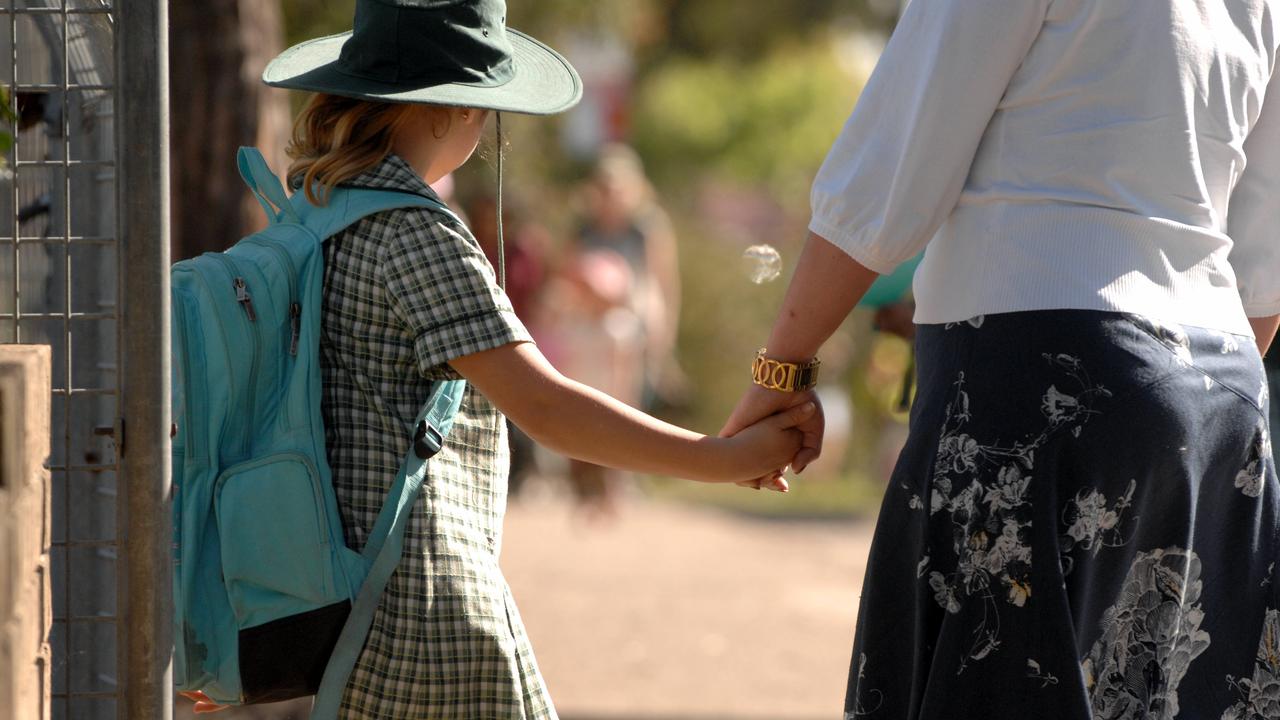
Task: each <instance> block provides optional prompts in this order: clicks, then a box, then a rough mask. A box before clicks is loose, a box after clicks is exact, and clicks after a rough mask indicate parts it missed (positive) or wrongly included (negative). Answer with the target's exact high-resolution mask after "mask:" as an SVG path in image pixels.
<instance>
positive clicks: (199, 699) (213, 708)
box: [178, 692, 230, 714]
mask: <svg viewBox="0 0 1280 720" xmlns="http://www.w3.org/2000/svg"><path fill="white" fill-rule="evenodd" d="M178 694H179V695H181V696H182V697H184V698H186V699H188V700H191V701H192V702H194V703H195V704H196V707H195V711H196V713H197V714H199V713H211V712H218V711H219V710H226V709H227V708H228V707H230V706H229V705H219V704H218V703H216V702H214V701H212V700H210V699H209V696H208V695H205V694H204V693H202V692H180V693H178Z"/></svg>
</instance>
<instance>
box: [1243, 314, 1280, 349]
mask: <svg viewBox="0 0 1280 720" xmlns="http://www.w3.org/2000/svg"><path fill="white" fill-rule="evenodd" d="M1249 324H1250V325H1252V326H1253V336H1254V338H1255V339H1256V340H1257V342H1258V352H1259V353H1260V354H1261V355H1262V356H1263V357H1266V356H1267V350H1270V349H1271V341H1272V340H1274V339H1275V337H1276V328H1280V315H1268V316H1266V317H1255V318H1249Z"/></svg>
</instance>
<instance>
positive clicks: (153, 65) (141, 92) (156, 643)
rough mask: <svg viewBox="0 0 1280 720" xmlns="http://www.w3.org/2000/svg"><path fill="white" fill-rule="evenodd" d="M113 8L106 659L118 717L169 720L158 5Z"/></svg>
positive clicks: (165, 137)
mask: <svg viewBox="0 0 1280 720" xmlns="http://www.w3.org/2000/svg"><path fill="white" fill-rule="evenodd" d="M115 12H116V32H117V35H116V74H117V85H116V87H117V91H116V103H117V104H116V109H117V118H118V120H117V124H116V128H117V135H116V137H117V144H116V153H117V158H118V161H119V167H118V174H117V178H118V181H117V185H116V187H117V207H118V208H119V214H118V222H119V238H120V248H121V254H120V262H121V274H120V278H121V282H122V285H123V287H122V288H121V294H122V305H123V315H122V318H123V322H122V323H121V324H120V332H121V342H120V347H121V349H122V351H121V361H122V370H123V373H122V375H121V379H122V383H121V393H122V396H121V408H122V412H121V415H122V418H123V419H122V426H121V428H120V429H119V430H118V432H117V441H118V442H119V443H120V444H121V456H120V459H121V468H120V470H121V473H120V498H119V500H118V503H119V504H118V508H119V516H118V517H119V522H118V526H117V527H118V529H119V532H120V559H119V585H118V593H119V595H118V598H119V604H118V607H119V608H120V612H121V618H120V623H119V626H118V627H119V631H118V632H119V636H118V643H119V644H118V646H117V647H118V652H119V669H120V683H121V687H120V701H119V705H118V709H117V712H118V715H119V717H120V718H122V719H123V720H138V719H139V718H146V719H147V720H152V719H154V720H169V718H171V717H172V716H173V682H172V681H173V663H172V656H173V594H172V593H173V590H172V583H173V562H172V553H171V550H170V545H171V544H172V542H173V533H172V530H171V529H170V524H171V520H170V517H171V516H170V503H171V502H172V499H171V496H170V482H171V478H170V465H169V462H170V461H169V442H170V440H169V423H170V417H169V414H170V413H169V401H170V397H169V395H170V389H169V371H170V368H169V88H168V83H169V77H168V75H169V63H168V40H167V32H168V9H167V6H166V0H126V1H125V2H119V3H117V4H116V6H115Z"/></svg>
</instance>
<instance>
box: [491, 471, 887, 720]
mask: <svg viewBox="0 0 1280 720" xmlns="http://www.w3.org/2000/svg"><path fill="white" fill-rule="evenodd" d="M726 490H727V491H729V492H733V491H734V490H735V489H726ZM779 500H780V501H782V502H785V498H779ZM507 517H508V519H507V530H506V539H505V545H504V548H503V555H502V564H503V567H504V569H505V571H506V573H507V578H508V581H509V582H510V583H511V586H512V588H513V590H514V592H515V595H516V599H517V602H518V604H519V605H520V610H521V613H522V615H523V617H524V620H525V624H526V625H527V627H528V629H529V633H530V635H531V636H532V638H533V643H534V648H535V651H536V653H537V656H538V659H539V663H540V665H541V667H542V670H543V674H544V675H545V676H546V679H547V682H548V684H549V685H550V688H551V693H552V697H553V698H554V699H555V701H556V706H557V708H558V709H559V711H560V714H561V715H562V716H563V717H564V718H565V720H595V719H597V718H610V719H612V718H628V719H632V718H634V719H637V720H638V719H639V718H664V719H670V720H676V719H681V720H683V719H686V718H698V719H702V718H761V719H763V718H768V719H769V720H809V719H810V718H812V719H814V720H818V719H820V718H833V719H834V718H839V717H840V708H841V706H842V701H843V697H844V688H845V679H846V673H847V670H848V662H849V652H850V647H851V643H852V637H853V624H854V620H855V618H856V614H857V605H858V593H859V586H860V583H861V579H862V574H863V571H864V569H865V562H866V554H867V549H868V547H869V543H870V532H871V527H870V523H855V522H852V521H847V522H836V521H779V520H768V519H757V518H750V517H745V516H740V515H733V514H728V513H724V512H721V511H717V510H712V509H705V508H700V507H691V506H682V505H674V504H667V503H662V502H655V501H646V500H643V499H641V500H637V501H635V502H632V503H630V504H628V505H627V506H626V507H625V509H624V511H623V514H622V517H621V518H620V519H619V520H618V521H617V522H616V523H615V524H613V525H609V526H599V525H592V524H588V523H584V522H583V521H582V520H580V519H575V518H572V517H571V516H570V512H569V509H568V508H567V507H566V506H564V505H563V504H559V503H556V502H555V501H552V500H541V499H535V500H530V501H528V502H524V503H513V504H512V506H511V508H510V510H509V511H508V516H507Z"/></svg>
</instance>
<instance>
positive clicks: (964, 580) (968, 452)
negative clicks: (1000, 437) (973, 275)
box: [918, 354, 1123, 673]
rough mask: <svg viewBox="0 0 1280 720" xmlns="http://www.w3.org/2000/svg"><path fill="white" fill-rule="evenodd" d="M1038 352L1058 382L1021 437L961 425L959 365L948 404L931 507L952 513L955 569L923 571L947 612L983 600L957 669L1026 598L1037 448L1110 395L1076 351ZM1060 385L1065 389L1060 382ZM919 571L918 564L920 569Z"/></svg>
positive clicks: (987, 647)
mask: <svg viewBox="0 0 1280 720" xmlns="http://www.w3.org/2000/svg"><path fill="white" fill-rule="evenodd" d="M1042 359H1043V360H1044V361H1045V362H1046V363H1047V364H1048V366H1049V367H1050V368H1051V369H1053V370H1054V371H1055V372H1056V373H1057V374H1059V375H1061V376H1062V381H1061V382H1060V383H1058V382H1055V383H1054V384H1052V385H1050V386H1049V387H1048V388H1047V389H1046V390H1045V392H1044V395H1043V396H1042V398H1041V403H1040V411H1041V414H1042V416H1043V425H1042V427H1041V428H1040V430H1039V431H1038V432H1035V433H1033V434H1031V435H1030V436H1028V437H1026V438H1025V439H1024V440H1022V441H1019V442H1014V443H1004V444H1002V443H999V442H985V441H980V440H979V439H978V438H976V437H973V436H972V435H970V434H969V433H967V432H965V428H966V427H967V426H968V425H969V423H970V422H971V421H972V420H973V415H972V413H971V411H970V398H969V394H968V392H967V391H966V390H965V375H964V373H963V372H961V373H960V374H959V377H958V379H957V380H956V382H955V394H954V396H953V398H952V401H951V403H950V404H948V405H947V409H946V420H945V422H944V425H943V431H942V434H941V437H940V439H939V442H938V452H937V457H936V459H935V461H934V477H933V483H932V492H931V496H930V503H929V512H930V514H931V515H939V514H941V515H943V516H948V517H949V519H950V524H951V528H952V532H951V536H952V543H951V552H952V553H953V555H954V558H955V568H956V569H955V571H954V572H950V573H944V572H941V571H938V570H934V571H932V572H929V573H928V579H927V582H928V585H929V589H930V590H931V591H932V592H933V597H934V600H935V601H936V602H937V603H938V605H939V606H940V607H942V608H944V609H945V610H946V611H947V612H949V613H952V614H955V613H959V612H960V611H961V609H962V608H963V605H964V602H965V601H967V600H969V599H971V598H972V599H976V600H978V601H980V602H982V603H983V604H984V610H985V612H984V613H983V620H982V621H981V622H979V623H978V624H977V625H976V626H975V627H974V628H973V631H972V635H971V638H970V640H971V643H970V644H969V646H968V647H967V648H966V649H965V650H964V657H963V659H962V661H961V663H960V665H959V669H958V672H960V673H963V672H964V670H965V668H966V667H967V666H968V663H969V662H970V661H977V660H982V659H983V658H985V657H987V656H988V655H990V654H991V653H992V652H994V651H996V650H997V649H998V648H999V647H1000V644H1001V640H1000V634H1001V633H1000V609H1001V606H1002V605H1012V606H1014V607H1018V608H1021V607H1025V606H1026V603H1027V601H1028V599H1029V598H1030V597H1031V592H1032V588H1031V522H1032V520H1031V517H1032V508H1031V498H1030V493H1029V491H1030V488H1031V482H1032V479H1033V473H1034V470H1035V457H1036V451H1038V450H1039V449H1040V448H1042V447H1043V446H1044V444H1045V443H1046V442H1047V441H1048V440H1049V439H1050V438H1051V437H1053V436H1054V435H1056V434H1057V433H1059V432H1062V431H1064V430H1068V429H1070V430H1072V431H1073V432H1074V433H1075V434H1077V435H1078V434H1079V433H1078V432H1077V431H1078V430H1079V429H1080V427H1081V426H1083V425H1084V424H1085V423H1087V422H1088V421H1089V418H1090V417H1092V416H1093V415H1095V414H1097V411H1096V410H1094V409H1093V405H1094V404H1095V403H1096V402H1097V401H1098V400H1099V399H1101V398H1106V397H1109V396H1110V395H1111V391H1109V390H1107V389H1106V388H1104V387H1102V386H1101V385H1098V384H1096V383H1094V382H1093V381H1092V380H1091V379H1090V377H1089V373H1088V372H1087V371H1086V370H1085V368H1084V367H1083V365H1082V364H1081V362H1080V360H1079V359H1078V358H1076V357H1073V356H1071V355H1066V354H1044V355H1042ZM1060 384H1061V385H1062V387H1064V388H1067V389H1066V390H1063V389H1061V388H1059V385H1060ZM1122 510H1123V509H1121V511H1122ZM1090 519H1092V518H1086V519H1085V521H1086V522H1087V521H1089V520H1090ZM1098 522H1099V523H1105V522H1108V521H1107V520H1106V519H1105V518H1104V519H1099V520H1098ZM1117 522H1118V521H1117ZM1110 524H1111V525H1115V524H1117V523H1110ZM1109 531H1110V530H1108V532H1109ZM1101 532H1103V531H1102V530H1101V529H1099V530H1098V533H1101ZM1094 541H1095V542H1097V541H1098V540H1097V539H1096V538H1095V539H1094ZM1103 542H1105V540H1104V541H1103ZM923 570H924V564H921V566H920V567H919V568H918V572H920V573H922V572H923Z"/></svg>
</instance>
